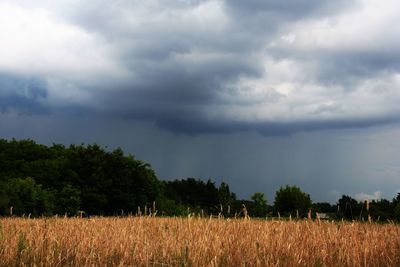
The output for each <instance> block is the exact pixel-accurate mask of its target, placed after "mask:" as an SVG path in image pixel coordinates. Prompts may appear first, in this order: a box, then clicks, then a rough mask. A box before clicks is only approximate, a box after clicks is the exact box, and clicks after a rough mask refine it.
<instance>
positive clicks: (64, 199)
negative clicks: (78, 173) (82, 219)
mask: <svg viewBox="0 0 400 267" xmlns="http://www.w3.org/2000/svg"><path fill="white" fill-rule="evenodd" d="M80 195H81V192H80V190H79V189H77V188H74V187H73V186H72V185H66V186H64V187H63V189H62V190H61V191H60V192H58V193H57V195H56V196H57V199H56V212H57V213H58V214H67V215H68V216H74V215H77V214H78V211H79V210H80V205H81V198H80Z"/></svg>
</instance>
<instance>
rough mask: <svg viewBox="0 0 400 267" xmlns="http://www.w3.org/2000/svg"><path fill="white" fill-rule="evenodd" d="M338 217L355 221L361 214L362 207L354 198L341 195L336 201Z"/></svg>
mask: <svg viewBox="0 0 400 267" xmlns="http://www.w3.org/2000/svg"><path fill="white" fill-rule="evenodd" d="M338 205H339V214H338V215H339V217H342V218H345V219H351V220H353V219H356V218H357V217H358V215H359V214H360V212H361V208H362V206H361V205H360V204H359V203H358V202H357V200H355V199H354V198H352V197H350V196H347V195H342V197H341V198H340V199H339V201H338Z"/></svg>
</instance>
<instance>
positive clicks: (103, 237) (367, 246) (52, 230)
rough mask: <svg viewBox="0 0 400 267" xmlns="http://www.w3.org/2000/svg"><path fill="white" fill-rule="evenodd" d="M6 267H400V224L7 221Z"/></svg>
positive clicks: (1, 240) (0, 253)
mask: <svg viewBox="0 0 400 267" xmlns="http://www.w3.org/2000/svg"><path fill="white" fill-rule="evenodd" d="M0 225H1V226H0V266H400V226H398V225H395V224H384V225H380V224H373V223H372V224H371V223H349V222H340V223H338V222H322V221H321V222H320V221H317V222H314V221H311V220H302V221H263V220H253V219H248V220H243V219H231V220H229V219H204V218H203V219H201V218H156V217H145V216H142V217H125V218H101V217H98V218H96V217H95V218H91V219H82V218H47V219H46V218H43V219H27V218H25V219H24V218H3V219H0Z"/></svg>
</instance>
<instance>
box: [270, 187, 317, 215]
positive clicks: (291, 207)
mask: <svg viewBox="0 0 400 267" xmlns="http://www.w3.org/2000/svg"><path fill="white" fill-rule="evenodd" d="M274 205H275V210H276V211H277V212H280V213H287V214H291V215H292V216H293V215H296V214H297V213H299V215H300V216H304V215H305V214H306V213H307V212H308V210H309V208H311V198H310V195H308V194H306V193H304V192H303V191H301V190H300V188H299V187H297V186H289V185H287V186H286V187H281V188H280V189H279V190H278V191H277V192H276V195H275V202H274Z"/></svg>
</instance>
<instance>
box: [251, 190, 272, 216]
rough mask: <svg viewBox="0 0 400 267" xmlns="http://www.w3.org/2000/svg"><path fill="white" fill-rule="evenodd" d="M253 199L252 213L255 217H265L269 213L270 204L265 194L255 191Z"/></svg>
mask: <svg viewBox="0 0 400 267" xmlns="http://www.w3.org/2000/svg"><path fill="white" fill-rule="evenodd" d="M251 200H253V202H254V205H253V209H252V211H251V213H252V214H251V215H252V216H255V217H265V216H266V214H267V209H268V205H267V200H266V199H265V196H264V194H263V193H260V192H255V193H254V194H253V195H252V196H251Z"/></svg>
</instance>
